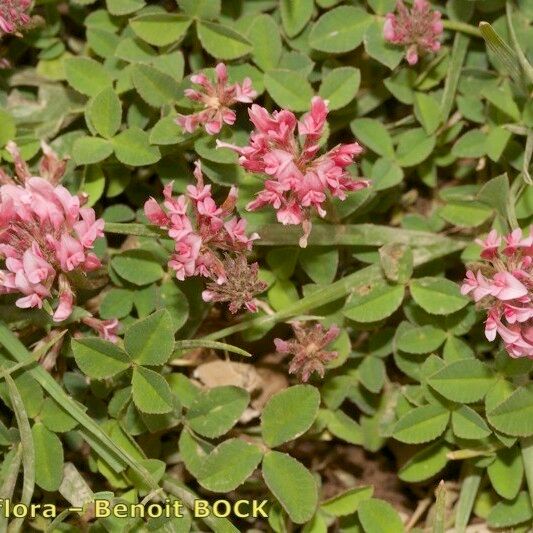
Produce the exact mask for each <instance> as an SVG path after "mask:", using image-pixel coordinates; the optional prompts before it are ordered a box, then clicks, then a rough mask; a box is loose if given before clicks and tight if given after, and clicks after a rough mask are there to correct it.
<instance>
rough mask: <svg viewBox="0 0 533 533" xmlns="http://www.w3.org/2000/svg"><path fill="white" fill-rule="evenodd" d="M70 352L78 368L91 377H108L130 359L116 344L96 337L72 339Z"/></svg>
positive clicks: (119, 369)
mask: <svg viewBox="0 0 533 533" xmlns="http://www.w3.org/2000/svg"><path fill="white" fill-rule="evenodd" d="M71 344H72V352H73V353H74V359H76V363H77V365H78V366H79V367H80V370H81V371H82V372H83V373H84V374H86V375H87V376H89V377H91V378H93V379H106V378H110V377H112V376H114V375H116V374H118V373H119V372H123V371H124V370H126V369H127V368H129V366H130V359H129V357H128V356H127V354H126V352H124V351H123V350H122V349H121V348H119V347H118V346H117V345H115V344H113V343H112V342H109V341H105V340H103V339H100V338H97V337H87V338H84V339H79V340H76V339H73V340H72V343H71Z"/></svg>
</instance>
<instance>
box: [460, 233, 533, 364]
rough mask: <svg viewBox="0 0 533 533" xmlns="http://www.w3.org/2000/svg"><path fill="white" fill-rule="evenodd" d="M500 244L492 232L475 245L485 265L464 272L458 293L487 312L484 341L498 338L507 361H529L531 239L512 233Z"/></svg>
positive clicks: (532, 336)
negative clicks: (517, 359)
mask: <svg viewBox="0 0 533 533" xmlns="http://www.w3.org/2000/svg"><path fill="white" fill-rule="evenodd" d="M532 229H533V228H532ZM503 240H504V246H503V248H502V247H501V244H502V239H501V237H500V236H499V235H498V234H497V232H496V231H495V230H492V231H491V232H490V233H489V234H488V236H487V238H486V239H485V240H484V241H481V240H478V241H476V242H478V244H480V245H481V246H482V248H483V250H482V252H481V257H482V259H484V260H485V261H484V262H483V263H481V264H479V265H476V266H475V267H473V269H471V270H468V271H467V273H466V278H465V280H464V282H463V285H462V287H461V292H462V293H463V294H470V295H471V296H472V298H473V299H474V301H475V302H477V303H478V305H479V306H480V307H481V308H482V309H486V310H487V320H486V322H485V335H486V337H487V339H489V340H490V341H493V340H494V339H495V338H496V335H497V334H498V335H499V336H500V337H501V338H502V339H503V341H504V343H505V348H506V350H507V351H508V353H509V355H511V357H530V358H533V320H532V319H533V304H532V302H533V298H532V297H533V277H532V275H533V235H531V234H530V235H529V236H528V237H525V238H522V231H521V230H520V229H516V230H514V231H513V232H512V233H511V234H509V235H507V236H506V237H504V239H503Z"/></svg>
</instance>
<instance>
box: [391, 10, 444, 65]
mask: <svg viewBox="0 0 533 533" xmlns="http://www.w3.org/2000/svg"><path fill="white" fill-rule="evenodd" d="M440 19H441V13H440V12H439V11H434V10H432V9H431V5H430V4H429V2H427V0H414V2H413V7H412V8H411V9H408V8H407V7H406V6H405V4H404V3H403V1H402V0H398V2H397V4H396V14H394V13H387V15H386V16H385V24H384V25H383V36H384V38H385V40H386V41H389V42H390V43H393V44H397V45H400V46H405V47H407V50H406V59H407V62H408V63H409V64H410V65H415V64H416V63H417V62H418V58H419V56H420V55H421V54H423V53H424V52H436V51H438V50H439V49H440V41H439V38H440V36H441V35H442V32H443V25H442V22H441V20H440Z"/></svg>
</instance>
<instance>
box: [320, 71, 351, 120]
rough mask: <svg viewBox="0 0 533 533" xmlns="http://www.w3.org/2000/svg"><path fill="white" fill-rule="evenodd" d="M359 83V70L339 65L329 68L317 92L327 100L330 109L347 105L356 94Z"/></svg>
mask: <svg viewBox="0 0 533 533" xmlns="http://www.w3.org/2000/svg"><path fill="white" fill-rule="evenodd" d="M360 83H361V72H360V71H359V69H356V68H354V67H339V68H335V69H333V70H330V71H329V72H328V74H326V76H324V79H323V80H322V83H321V84H320V89H319V91H318V94H319V95H320V96H321V97H322V98H323V99H324V100H328V102H329V103H328V108H329V109H331V110H332V111H333V110H335V109H340V108H341V107H344V106H345V105H348V104H349V103H350V102H351V101H352V100H353V99H354V98H355V96H356V94H357V91H358V90H359V84H360Z"/></svg>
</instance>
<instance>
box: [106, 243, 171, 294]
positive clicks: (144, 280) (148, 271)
mask: <svg viewBox="0 0 533 533" xmlns="http://www.w3.org/2000/svg"><path fill="white" fill-rule="evenodd" d="M111 265H112V267H113V269H114V270H115V272H116V273H117V274H118V275H119V276H120V277H121V278H124V279H125V280H126V281H129V282H130V283H133V284H134V285H141V286H142V285H149V284H150V283H153V282H154V281H158V280H160V279H161V278H162V277H163V269H162V268H161V265H160V264H159V263H158V262H157V260H156V259H155V257H154V256H153V255H152V254H151V253H150V252H148V251H146V250H140V249H133V250H126V251H125V252H122V253H121V254H120V255H116V256H115V257H113V259H112V260H111Z"/></svg>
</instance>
